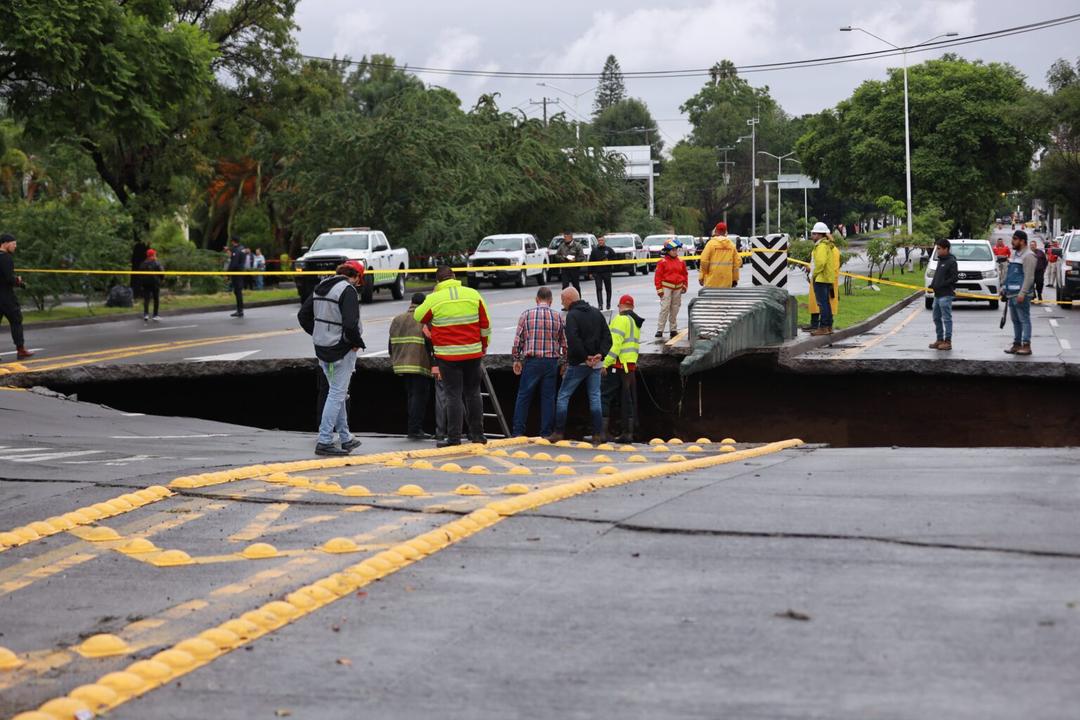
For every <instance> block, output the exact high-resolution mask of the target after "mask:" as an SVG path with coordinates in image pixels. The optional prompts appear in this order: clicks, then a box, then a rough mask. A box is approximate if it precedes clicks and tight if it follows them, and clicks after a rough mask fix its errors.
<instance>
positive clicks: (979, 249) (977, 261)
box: [926, 240, 999, 310]
mask: <svg viewBox="0 0 1080 720" xmlns="http://www.w3.org/2000/svg"><path fill="white" fill-rule="evenodd" d="M949 244H950V245H951V248H950V249H949V252H950V253H952V255H953V256H955V257H956V269H957V272H959V274H960V279H959V282H958V283H957V284H956V292H957V298H956V299H957V301H964V302H987V300H983V299H980V298H965V297H960V296H959V293H978V294H980V295H993V296H994V297H995V298H996V297H997V295H998V290H999V288H998V283H999V275H998V268H997V263H996V262H995V261H994V252H993V250H991V249H990V241H989V240H950V241H949ZM936 269H937V249H936V248H935V249H934V251H933V254H932V255H931V256H930V262H929V264H927V266H926V287H927V288H928V289H929V287H930V281H931V280H933V279H934V271H935V270H936ZM989 303H990V307H991V308H992V309H996V308H997V306H998V301H997V300H996V299H995V300H990V301H989ZM933 306H934V296H933V295H931V294H929V293H927V295H926V309H927V310H929V309H930V308H932V307H933Z"/></svg>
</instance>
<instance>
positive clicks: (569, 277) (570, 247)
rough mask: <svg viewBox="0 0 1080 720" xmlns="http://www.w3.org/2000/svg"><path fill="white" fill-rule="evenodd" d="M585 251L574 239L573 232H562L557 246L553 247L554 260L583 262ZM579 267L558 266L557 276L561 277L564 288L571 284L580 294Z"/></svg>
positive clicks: (559, 261) (558, 261)
mask: <svg viewBox="0 0 1080 720" xmlns="http://www.w3.org/2000/svg"><path fill="white" fill-rule="evenodd" d="M584 260H585V251H584V250H583V249H582V247H581V245H580V244H578V241H577V240H575V239H574V233H572V232H565V233H563V241H562V242H561V243H559V247H558V248H556V249H555V262H557V263H579V262H584ZM580 271H581V268H578V267H563V268H559V276H560V277H562V286H563V289H564V290H565V289H566V288H568V287H570V286H571V285H573V286H574V289H575V290H577V291H578V295H581V281H580V280H579V279H578V277H579V273H580Z"/></svg>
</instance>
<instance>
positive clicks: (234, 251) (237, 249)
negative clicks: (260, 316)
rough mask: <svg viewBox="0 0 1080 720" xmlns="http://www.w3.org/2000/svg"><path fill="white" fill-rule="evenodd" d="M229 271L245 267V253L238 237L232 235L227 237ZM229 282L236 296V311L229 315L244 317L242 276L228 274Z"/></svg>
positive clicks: (240, 269) (238, 270) (236, 270)
mask: <svg viewBox="0 0 1080 720" xmlns="http://www.w3.org/2000/svg"><path fill="white" fill-rule="evenodd" d="M227 269H228V270H229V272H241V271H243V270H246V269H247V254H246V252H245V251H244V246H243V245H241V244H240V238H239V237H237V236H236V235H233V236H232V237H231V238H229V267H228V268H227ZM229 283H230V284H231V285H232V290H233V295H235V296H236V312H234V313H233V314H232V315H230V316H229V317H234V318H242V317H244V276H243V275H230V276H229Z"/></svg>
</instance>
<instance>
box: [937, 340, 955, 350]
mask: <svg viewBox="0 0 1080 720" xmlns="http://www.w3.org/2000/svg"><path fill="white" fill-rule="evenodd" d="M937 349H938V350H952V340H942V341H941V342H939V343H938V344H937Z"/></svg>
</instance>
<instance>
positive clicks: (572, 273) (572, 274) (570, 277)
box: [559, 267, 581, 295]
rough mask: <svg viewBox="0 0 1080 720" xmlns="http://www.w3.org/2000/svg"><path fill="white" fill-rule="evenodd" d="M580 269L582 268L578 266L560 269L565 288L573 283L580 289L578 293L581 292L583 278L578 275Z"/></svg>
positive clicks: (575, 287)
mask: <svg viewBox="0 0 1080 720" xmlns="http://www.w3.org/2000/svg"><path fill="white" fill-rule="evenodd" d="M580 270H581V268H576V267H575V268H562V269H561V270H559V273H560V274H561V277H562V286H563V290H565V289H566V288H568V287H570V286H571V285H573V286H574V289H575V290H577V291H578V295H580V294H581V280H580V279H579V277H578V275H579V271H580Z"/></svg>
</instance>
